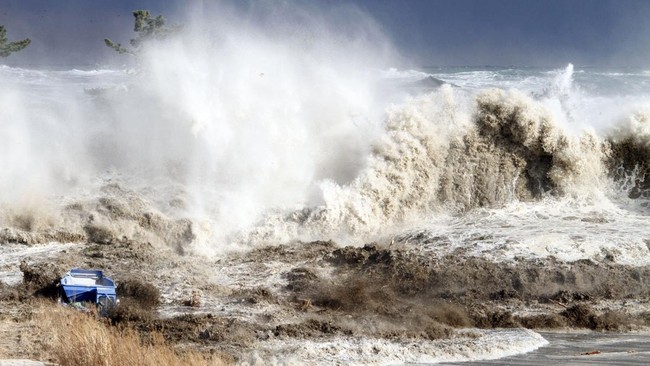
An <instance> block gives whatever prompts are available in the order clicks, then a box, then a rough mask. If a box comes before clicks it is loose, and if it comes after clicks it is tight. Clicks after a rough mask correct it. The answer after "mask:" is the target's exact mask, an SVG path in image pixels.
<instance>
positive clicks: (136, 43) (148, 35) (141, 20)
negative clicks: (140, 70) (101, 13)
mask: <svg viewBox="0 0 650 366" xmlns="http://www.w3.org/2000/svg"><path fill="white" fill-rule="evenodd" d="M133 16H134V17H135V26H134V27H133V31H134V32H136V33H138V36H137V37H136V38H133V39H131V41H130V42H129V43H131V46H132V47H133V49H127V48H126V47H124V46H122V45H121V44H120V43H116V42H113V41H111V40H110V39H108V38H106V39H104V43H105V44H106V46H108V47H110V48H112V49H114V50H115V51H117V52H118V53H120V54H124V53H128V54H131V55H135V54H136V53H137V52H138V51H139V50H140V48H141V47H142V44H143V43H145V42H147V41H150V40H152V39H163V38H166V37H167V36H169V35H170V34H171V33H173V32H174V31H176V30H177V28H178V27H168V26H167V25H166V22H167V21H166V20H165V18H164V17H163V16H162V15H158V16H157V17H152V16H151V14H150V13H149V11H148V10H136V11H134V12H133Z"/></svg>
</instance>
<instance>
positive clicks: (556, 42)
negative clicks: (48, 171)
mask: <svg viewBox="0 0 650 366" xmlns="http://www.w3.org/2000/svg"><path fill="white" fill-rule="evenodd" d="M196 1H198V0H195V1H180V0H170V1H163V0H159V1H153V0H148V1H136V0H0V24H3V25H5V26H7V28H8V30H9V38H10V39H21V38H24V37H30V38H31V39H32V41H33V44H32V45H31V46H30V47H29V48H28V49H26V50H24V51H23V52H22V53H20V54H15V55H12V56H11V57H9V58H7V59H4V60H0V62H4V63H7V64H19V65H20V64H23V65H29V64H45V63H48V64H52V65H61V66H62V67H64V66H66V65H79V66H84V65H86V66H92V65H101V64H102V62H104V60H105V59H106V58H107V57H111V56H113V55H112V53H111V52H112V51H111V50H109V49H107V48H106V47H105V46H104V45H103V43H102V39H103V38H105V37H110V38H114V39H116V40H119V41H126V40H128V39H129V38H131V37H132V36H133V34H132V32H131V30H132V27H133V19H132V16H131V14H130V12H131V11H132V10H134V9H150V10H151V11H152V12H153V13H155V14H159V13H162V14H164V15H165V16H166V17H167V18H169V19H170V20H172V21H177V22H179V23H180V22H182V16H181V14H182V13H183V12H184V9H185V8H186V7H187V6H188V5H187V4H188V3H190V2H196ZM205 2H206V3H212V4H214V3H216V1H209V0H206V1H205ZM263 2H264V3H265V5H266V6H269V4H271V5H273V4H274V3H278V2H279V1H278V2H274V1H272V0H264V1H263ZM281 2H282V3H292V2H295V3H299V4H300V3H302V4H308V6H310V7H311V8H316V9H318V8H321V9H323V10H328V9H331V8H343V9H346V8H353V7H354V8H358V9H361V11H362V12H364V13H366V14H368V15H369V16H370V17H372V18H373V19H375V21H376V22H377V23H378V24H379V26H380V28H381V30H382V31H383V32H384V33H385V34H386V35H387V37H388V38H389V39H390V40H391V41H392V43H393V44H394V45H395V47H396V48H397V49H398V50H399V52H400V53H401V54H402V55H404V58H405V59H407V60H409V61H410V62H411V63H412V64H414V65H427V66H432V65H504V66H507V65H520V66H550V67H555V66H561V65H565V64H566V63H567V62H573V63H575V64H577V65H595V66H606V67H624V66H632V67H643V68H646V67H648V66H650V1H644V0H564V1H560V0H544V1H533V0H531V1H526V0H351V1H342V0H322V1H306V0H302V1H300V0H296V1H288V0H284V1H281ZM230 3H231V4H234V6H236V7H238V8H241V9H243V10H242V12H243V13H245V12H246V11H245V9H246V8H247V7H248V6H249V5H250V3H251V2H250V1H232V2H230ZM217 7H218V5H217Z"/></svg>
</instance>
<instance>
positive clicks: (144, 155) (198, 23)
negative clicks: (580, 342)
mask: <svg viewBox="0 0 650 366" xmlns="http://www.w3.org/2000/svg"><path fill="white" fill-rule="evenodd" d="M199 10H200V9H199ZM292 10H294V12H293V13H292V14H294V16H293V17H292V18H291V19H290V20H289V21H287V20H286V19H284V18H280V17H279V13H277V12H271V13H270V14H268V15H265V16H262V15H260V14H262V13H263V12H262V11H257V12H254V14H255V15H254V16H252V17H251V18H249V19H248V21H242V18H243V19H246V18H245V15H244V14H237V13H236V11H235V10H231V11H226V12H225V13H226V14H225V15H222V16H221V17H216V18H215V16H216V14H212V13H211V12H210V11H209V10H206V9H203V11H204V12H207V13H203V14H201V12H200V11H199V12H196V13H194V14H191V15H190V16H188V18H187V23H186V24H185V26H184V28H183V31H181V32H180V33H179V34H178V35H177V36H176V37H172V38H170V39H168V40H164V41H156V42H152V43H150V44H148V45H147V46H146V47H145V49H144V50H143V51H142V53H141V55H140V56H139V58H138V61H137V63H138V66H137V68H136V69H134V70H94V71H79V70H71V71H47V70H43V71H37V70H26V69H20V68H9V67H5V66H2V67H0V121H1V123H2V128H0V141H2V144H0V166H2V167H3V173H2V176H1V177H0V200H1V201H2V207H3V216H2V217H3V225H4V226H7V227H13V228H18V229H20V230H24V231H38V230H47V229H56V228H62V227H63V228H65V227H69V228H73V229H70V230H72V231H75V230H76V231H79V232H84V230H85V232H86V233H88V232H89V230H88V229H87V227H88V225H89V222H88V221H89V220H90V221H92V220H95V221H94V223H93V225H95V224H96V222H97V221H101V224H102V225H104V226H109V227H110V226H111V225H114V226H115V230H116V231H120V233H121V232H125V233H126V234H125V235H136V234H137V233H139V230H141V229H142V228H143V227H145V226H146V227H147V229H150V227H153V228H154V229H155V230H156V232H157V233H158V234H156V235H159V236H160V238H161V240H162V241H163V242H168V241H170V240H172V241H174V240H178V238H179V237H182V238H184V240H186V241H187V240H189V241H191V242H192V246H193V248H194V250H196V251H199V252H208V253H214V252H219V251H220V250H222V249H223V248H226V247H227V248H231V249H232V248H245V247H249V246H251V245H261V244H279V243H283V242H287V241H292V240H316V239H324V240H328V239H334V240H336V241H338V242H341V243H354V244H361V243H364V242H367V241H370V240H375V239H382V238H386V237H387V236H390V235H395V234H397V235H400V234H403V233H406V234H404V235H405V236H404V235H402V236H403V237H409V235H410V234H408V233H410V232H411V230H416V229H417V230H419V229H421V228H422V227H427V226H431V227H434V226H436V225H438V224H439V221H437V220H447V218H449V217H454V218H455V220H456V219H458V220H461V221H462V220H467V222H472V220H474V219H475V217H474V216H473V215H476V214H477V212H478V213H480V212H485V211H482V210H492V211H489V212H490V215H493V216H494V217H497V216H499V217H500V215H506V214H508V213H512V211H511V210H513V207H518V209H522V207H523V206H521V205H530V206H527V208H525V210H526V212H527V213H526V214H521V215H519V216H517V215H510V216H509V217H512V218H513V220H515V221H516V220H518V218H520V219H521V220H522V222H528V223H531V222H532V221H535V219H534V218H531V216H529V215H533V213H534V212H538V209H540V207H546V206H545V205H550V206H554V205H555V204H553V203H550V204H549V202H550V201H552V202H555V203H558V202H561V203H562V204H560V205H555V206H554V207H562V208H563V210H564V211H562V212H557V217H558V218H559V219H558V220H560V222H563V221H562V219H561V218H563V217H570V216H572V215H574V216H575V215H577V216H578V217H580V218H583V217H582V216H580V215H587V216H589V215H592V216H593V212H595V211H598V210H602V212H601V211H598V212H600V213H599V214H600V215H601V216H607V217H605V220H610V221H608V222H616V223H618V224H620V223H624V224H627V223H629V224H630V225H632V224H635V223H637V222H638V220H640V219H641V218H643V217H645V215H646V214H647V206H646V201H647V193H646V189H647V180H646V177H647V170H646V169H647V167H646V166H647V160H648V156H649V153H648V151H649V150H648V149H649V145H648V144H649V142H650V140H649V138H650V132H649V131H650V127H649V126H648V123H650V122H649V119H650V108H649V106H650V105H649V104H647V100H648V98H647V97H648V95H647V93H644V92H642V90H644V89H643V88H635V87H634V85H636V84H634V83H637V84H640V85H645V84H644V83H647V82H648V79H650V75H647V74H644V73H643V72H639V73H635V74H634V73H633V74H625V75H616V74H612V73H607V72H601V71H598V70H589V69H587V70H580V69H579V68H578V67H574V66H573V65H568V66H567V67H566V68H558V69H557V70H539V69H520V70H517V69H485V70H466V69H465V70H455V69H451V68H450V69H437V70H424V71H400V69H401V68H400V67H399V62H400V60H399V57H398V55H397V54H396V53H395V52H393V51H391V50H392V47H391V45H390V43H389V42H388V41H387V39H386V37H384V36H383V35H382V34H381V32H380V31H379V30H378V29H377V27H376V26H375V25H374V23H373V22H372V20H371V19H368V18H367V17H366V16H364V15H363V14H361V13H359V12H357V11H351V12H346V20H348V21H346V22H341V21H340V20H338V21H335V20H334V19H335V17H334V16H332V14H324V15H323V14H318V13H317V12H315V11H312V10H310V9H304V8H301V9H292ZM197 14H198V15H197ZM233 14H236V15H237V17H236V18H237V19H238V21H237V22H236V23H235V22H234V21H233V20H231V19H233V16H232V15H233ZM281 20H282V21H281ZM391 67H392V69H391ZM429 76H434V77H436V78H438V79H442V80H443V81H445V82H448V83H449V84H450V85H444V86H442V87H432V86H425V87H422V85H423V84H416V83H418V82H420V81H421V80H422V79H426V78H428V77H429ZM630 84H632V85H633V86H632V87H630V86H629V85H630ZM452 85H453V86H452ZM107 187H108V188H107ZM109 198H110V200H113V201H111V202H112V203H110V204H107V203H106V200H107V199H109ZM94 200H97V201H98V202H99V204H98V206H97V207H98V208H97V207H95V206H92V205H90V206H92V207H93V208H89V206H88V205H86V206H83V205H82V209H81V211H82V212H81V213H79V212H77V211H79V210H78V208H76V207H77V206H74V207H75V208H74V210H77V211H75V213H74V214H71V213H70V212H71V211H70V210H69V209H68V208H69V207H71V206H70V205H74V204H75V203H77V202H89V201H94ZM517 205H519V206H517ZM116 207H119V210H118V209H117V208H116ZM585 207H588V208H585ZM83 210H86V211H87V212H85V211H83ZM499 210H500V211H499ZM616 210H618V211H616ZM150 211H151V212H155V214H156V215H160V217H165V218H166V219H165V220H167V219H168V220H169V221H164V220H163V219H160V220H162V221H160V222H162V223H163V224H160V223H157V224H151V223H149V222H148V221H147V222H148V223H147V225H148V226H147V225H143V224H142V221H141V219H140V216H139V215H140V214H141V213H149V212H150ZM61 212H63V213H61ZM116 212H117V213H116ZM98 213H99V215H98ZM519 213H521V212H519ZM102 215H103V216H102ZM608 215H609V216H608ZM639 215H640V216H639ZM506 216H508V215H506ZM610 216H611V217H610ZM98 217H103V219H99V218H98ZM589 217H591V216H589ZM182 219H189V221H190V222H191V234H178V232H177V231H178V230H177V229H176V227H177V226H178V225H180V224H179V221H178V220H182ZM26 220H27V223H26ZM102 220H103V221H102ZM111 220H113V221H111ZM129 220H130V221H129ZM616 220H619V221H616ZM118 222H121V223H120V224H117V223H118ZM495 222H500V221H498V220H497V221H495ZM492 224H494V222H492V223H489V222H488V223H485V225H484V227H486V228H488V229H486V230H491V229H489V228H490V227H491V226H490V225H492ZM519 224H521V223H518V225H519ZM546 224H547V223H544V222H541V223H539V229H540V230H542V228H543V227H544V226H545V225H546ZM174 225H177V226H174ZM183 225H185V224H183ZM495 225H496V224H495ZM531 225H533V226H534V225H535V224H533V223H531ZM169 227H172V228H173V229H168V228H169ZM573 229H575V227H571V228H569V227H567V230H569V231H570V230H573ZM152 230H153V229H152ZM165 230H167V231H165ZM183 230H184V229H183ZM188 230H189V229H188ZM494 230H495V232H499V230H502V228H499V229H498V230H497V229H494ZM163 231H164V232H165V234H164V235H163V234H160V232H163ZM181 231H182V230H181ZM434 231H435V230H434ZM452 231H453V230H452ZM506 231H507V230H506ZM169 232H171V234H170V233H169ZM120 235H122V234H120ZM138 235H139V234H138ZM448 235H449V237H452V238H455V236H454V235H457V234H455V233H454V232H451V233H448ZM500 235H503V236H504V237H507V236H508V235H511V236H512V237H518V235H519V233H518V232H517V231H516V230H515V229H513V230H511V231H509V232H508V233H501V234H500ZM170 238H172V239H170ZM617 240H618V239H617ZM630 240H632V239H630V238H629V237H626V238H621V239H620V241H622V242H629V241H630ZM632 241H633V242H634V248H636V249H639V248H641V249H643V242H642V238H636V239H633V240H632ZM636 249H635V250H636ZM641 249H639V250H641Z"/></svg>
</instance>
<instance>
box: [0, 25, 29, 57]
mask: <svg viewBox="0 0 650 366" xmlns="http://www.w3.org/2000/svg"><path fill="white" fill-rule="evenodd" d="M30 43H32V40H31V39H29V38H25V39H23V40H22V41H16V42H9V41H8V40H7V30H6V29H5V27H4V26H2V25H0V57H8V56H9V55H11V54H12V53H13V52H18V51H20V50H22V49H23V48H25V47H27V46H28V45H29V44H30Z"/></svg>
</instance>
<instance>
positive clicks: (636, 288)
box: [285, 245, 650, 338]
mask: <svg viewBox="0 0 650 366" xmlns="http://www.w3.org/2000/svg"><path fill="white" fill-rule="evenodd" d="M324 260H325V261H327V262H329V263H331V264H332V265H334V266H335V268H336V271H335V272H334V277H333V278H318V277H317V276H316V275H315V274H314V272H313V271H310V270H309V269H308V268H295V269H293V270H292V271H290V272H289V273H287V274H286V275H285V278H286V279H287V281H288V285H287V287H286V288H287V290H289V291H291V293H293V296H294V303H296V304H298V305H297V306H298V307H300V308H304V304H305V303H309V305H310V307H314V308H310V311H312V312H317V311H318V309H323V310H326V311H333V312H338V313H342V314H347V315H348V316H353V317H357V318H360V317H366V318H372V317H374V318H377V317H380V318H381V322H385V323H393V324H399V323H402V324H412V326H411V329H412V330H413V332H418V331H422V332H424V331H426V329H429V328H436V327H438V329H444V327H452V328H459V327H479V328H511V327H522V326H523V327H527V328H536V329H540V328H541V329H558V328H587V329H593V330H599V331H600V330H607V331H621V330H627V329H629V328H630V325H631V324H636V325H650V323H648V322H647V321H646V320H645V319H644V318H643V317H642V316H633V315H631V314H627V313H625V312H623V311H620V310H616V311H614V310H609V311H607V310H606V311H602V312H600V313H598V312H596V311H594V310H593V309H592V308H591V307H589V306H588V305H586V304H587V303H588V302H590V301H598V300H603V299H626V298H648V297H650V289H648V288H647V286H644V285H643V283H645V282H644V281H647V280H648V279H649V278H650V269H648V268H636V267H627V266H622V265H618V266H611V265H607V264H599V263H595V262H591V261H578V262H574V263H561V262H557V261H555V260H553V259H549V260H545V261H530V262H518V263H493V262H490V261H487V260H484V259H481V258H454V257H449V258H443V259H441V260H428V259H426V258H423V257H421V256H414V255H413V254H412V253H408V252H402V251H400V250H389V249H382V248H380V247H377V246H375V245H366V246H364V247H362V248H354V247H345V248H340V249H334V250H332V251H331V252H330V253H328V254H326V255H325V256H324ZM526 303H536V304H542V305H543V304H549V305H552V306H555V305H557V307H556V308H558V310H557V311H549V312H547V313H545V314H537V315H527V316H523V315H518V316H513V314H512V313H510V312H509V311H507V310H500V309H502V305H505V304H510V305H513V306H518V307H523V306H525V304H526ZM547 307H548V306H547ZM439 335H440V336H449V334H448V333H445V332H442V333H439ZM424 338H430V336H426V335H425V336H424Z"/></svg>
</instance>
